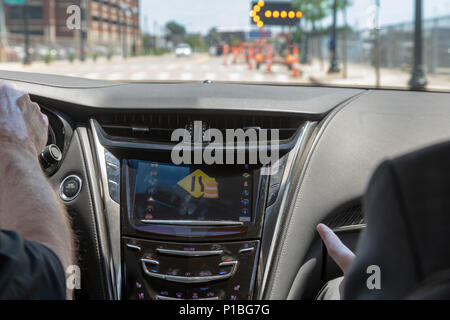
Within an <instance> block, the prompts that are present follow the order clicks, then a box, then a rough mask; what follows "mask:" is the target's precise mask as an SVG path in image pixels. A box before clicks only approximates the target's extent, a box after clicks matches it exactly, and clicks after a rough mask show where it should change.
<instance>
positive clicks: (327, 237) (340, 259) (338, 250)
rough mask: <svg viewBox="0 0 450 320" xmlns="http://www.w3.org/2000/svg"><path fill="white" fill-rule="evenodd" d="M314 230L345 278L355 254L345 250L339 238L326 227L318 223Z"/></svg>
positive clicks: (347, 249)
mask: <svg viewBox="0 0 450 320" xmlns="http://www.w3.org/2000/svg"><path fill="white" fill-rule="evenodd" d="M316 229H317V232H319V235H320V237H321V238H322V240H323V242H324V244H325V246H326V247H327V251H328V254H329V255H330V257H331V258H332V259H333V260H334V262H336V264H337V265H338V266H339V268H341V270H342V272H343V273H344V276H345V274H346V273H347V271H348V269H349V268H350V265H351V264H352V262H353V260H354V259H355V254H354V253H353V252H352V251H351V250H350V249H349V248H347V247H346V246H345V245H344V244H343V243H342V241H341V240H340V239H339V237H338V236H337V235H336V234H335V233H334V232H333V230H331V229H330V228H328V227H327V226H326V225H324V224H322V223H320V224H319V225H318V226H317V228H316Z"/></svg>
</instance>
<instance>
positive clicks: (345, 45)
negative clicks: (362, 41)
mask: <svg viewBox="0 0 450 320" xmlns="http://www.w3.org/2000/svg"><path fill="white" fill-rule="evenodd" d="M343 1H344V8H343V9H342V10H343V18H344V46H343V47H344V50H343V52H342V60H343V61H342V62H343V67H344V70H343V73H342V76H343V77H344V79H346V78H347V44H348V43H347V40H348V39H347V33H348V30H347V29H348V25H347V0H343Z"/></svg>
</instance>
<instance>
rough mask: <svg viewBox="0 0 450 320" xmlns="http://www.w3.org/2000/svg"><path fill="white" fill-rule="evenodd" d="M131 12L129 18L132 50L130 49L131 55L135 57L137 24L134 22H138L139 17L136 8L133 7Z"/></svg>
mask: <svg viewBox="0 0 450 320" xmlns="http://www.w3.org/2000/svg"><path fill="white" fill-rule="evenodd" d="M130 10H131V17H132V19H133V23H132V26H133V48H132V55H133V56H136V55H137V42H136V41H137V28H138V25H139V23H136V21H138V22H139V16H138V12H139V10H138V9H137V7H133V8H131V9H130Z"/></svg>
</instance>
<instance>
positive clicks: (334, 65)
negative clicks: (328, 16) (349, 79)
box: [328, 0, 341, 73]
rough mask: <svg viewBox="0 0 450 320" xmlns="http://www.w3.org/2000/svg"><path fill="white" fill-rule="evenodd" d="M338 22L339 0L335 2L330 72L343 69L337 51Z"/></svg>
mask: <svg viewBox="0 0 450 320" xmlns="http://www.w3.org/2000/svg"><path fill="white" fill-rule="evenodd" d="M336 24H337V0H334V2H333V27H332V29H331V39H332V42H331V61H330V69H329V70H328V73H337V72H340V71H341V70H340V69H339V63H338V58H337V52H336V42H337V41H336V40H337V39H336Z"/></svg>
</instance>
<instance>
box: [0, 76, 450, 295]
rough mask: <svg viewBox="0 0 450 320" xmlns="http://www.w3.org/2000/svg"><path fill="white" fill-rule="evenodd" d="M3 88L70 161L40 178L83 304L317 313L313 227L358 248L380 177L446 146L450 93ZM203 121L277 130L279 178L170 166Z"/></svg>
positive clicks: (46, 84)
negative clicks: (295, 306) (28, 107)
mask: <svg viewBox="0 0 450 320" xmlns="http://www.w3.org/2000/svg"><path fill="white" fill-rule="evenodd" d="M0 78H2V79H3V80H4V81H7V82H9V83H12V84H13V85H14V86H16V87H17V88H18V89H20V90H24V91H27V92H29V93H30V95H31V98H32V100H33V101H35V102H37V103H38V104H39V105H40V106H41V109H42V111H43V112H44V113H45V114H47V115H48V116H49V123H50V128H49V138H48V144H49V145H57V146H58V147H59V149H60V150H61V153H62V158H61V160H60V161H58V162H55V163H53V164H52V165H51V166H48V167H47V168H46V169H45V172H46V174H47V176H48V178H49V181H50V182H51V184H52V186H53V187H54V189H55V192H56V193H58V194H59V196H60V197H61V200H62V201H63V203H64V204H65V205H66V207H67V210H68V212H69V214H70V216H71V219H72V225H73V229H74V231H75V234H76V237H77V247H78V256H79V262H78V263H79V264H80V267H81V270H82V288H81V290H78V291H77V292H76V298H78V299H111V300H119V299H121V300H147V299H151V300H180V299H203V300H247V299H254V300H261V299H314V297H315V296H316V295H317V293H318V290H319V289H320V288H321V287H322V286H323V284H324V283H325V282H326V281H328V280H330V279H332V278H334V277H336V276H339V271H338V268H337V266H336V265H335V264H334V263H333V262H332V261H330V259H329V258H327V255H326V250H325V249H324V246H323V244H322V243H321V241H320V240H319V238H318V236H317V234H316V232H315V225H316V224H317V223H320V222H323V223H326V224H327V225H329V226H330V227H332V228H333V229H334V230H335V231H336V232H338V233H339V234H340V236H341V237H342V239H343V241H344V242H345V243H346V244H347V245H348V246H349V247H351V248H352V247H354V246H355V245H356V241H357V238H358V235H359V232H360V231H361V230H362V229H364V226H365V224H364V223H365V222H364V218H363V209H362V205H361V196H362V195H363V194H364V191H365V188H366V185H367V182H368V180H369V178H370V175H371V174H372V172H373V170H374V169H375V167H376V166H377V165H378V164H379V163H380V161H382V160H383V159H385V158H388V157H393V156H396V155H399V154H402V153H405V152H407V151H412V150H415V149H418V148H421V147H424V146H427V145H430V144H433V143H438V142H442V141H445V140H448V139H449V138H450V126H449V125H448V124H449V123H450V107H449V106H450V103H449V100H450V99H449V97H450V95H449V94H448V93H431V92H405V91H395V90H368V89H359V88H331V87H307V86H305V87H302V86H279V85H248V84H225V83H118V82H108V81H96V80H87V79H79V78H71V77H64V76H51V75H40V74H28V73H19V72H5V71H2V72H0ZM194 121H202V123H204V124H205V125H207V126H208V128H217V129H219V130H220V131H221V132H225V130H226V129H243V130H245V129H246V128H259V129H261V128H262V129H278V130H279V132H280V136H279V140H278V143H279V150H280V161H279V163H278V170H277V171H276V173H275V174H271V175H267V174H263V171H264V169H265V168H264V167H263V166H261V165H246V164H243V163H240V164H234V165H224V164H213V165H199V164H188V165H181V166H180V165H174V164H173V163H171V151H172V150H173V148H174V145H175V144H176V143H175V142H174V141H172V139H171V134H172V132H173V131H174V130H175V129H177V128H189V126H190V125H192V123H193V122H194ZM234 151H236V150H233V152H234ZM186 195H188V196H186Z"/></svg>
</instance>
